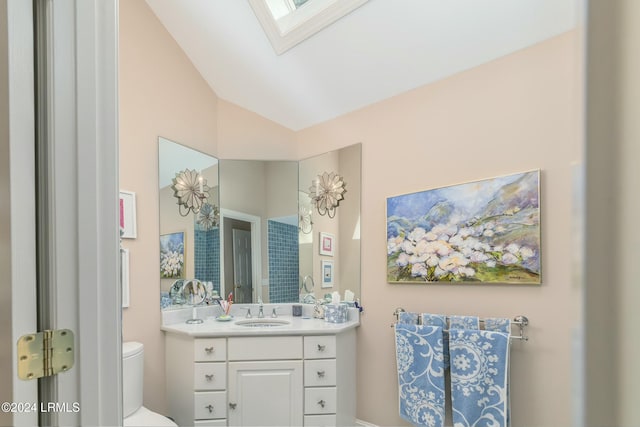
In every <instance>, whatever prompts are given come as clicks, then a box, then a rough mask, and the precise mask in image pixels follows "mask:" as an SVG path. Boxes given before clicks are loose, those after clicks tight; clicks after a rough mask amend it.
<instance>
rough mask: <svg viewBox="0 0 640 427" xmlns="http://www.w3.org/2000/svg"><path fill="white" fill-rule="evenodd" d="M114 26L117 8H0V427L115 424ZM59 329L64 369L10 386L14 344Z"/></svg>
mask: <svg viewBox="0 0 640 427" xmlns="http://www.w3.org/2000/svg"><path fill="white" fill-rule="evenodd" d="M117 16H118V14H117V0H61V1H59V0H56V1H52V0H40V1H37V2H30V1H24V0H5V1H3V2H0V30H1V31H0V63H2V64H3V65H2V67H3V70H2V71H0V76H1V77H2V78H0V121H1V122H2V126H0V129H1V131H0V132H4V133H5V134H4V135H3V137H2V138H0V141H2V142H0V151H1V152H2V153H3V155H2V156H0V158H1V159H2V160H1V162H3V165H2V166H3V167H2V168H0V169H1V171H0V193H2V194H1V195H2V196H6V198H5V197H2V200H3V203H2V205H1V207H0V215H1V217H2V218H1V220H0V224H2V225H1V226H0V238H1V240H0V248H1V250H2V253H1V254H0V255H2V256H0V258H2V261H0V262H4V263H6V264H7V266H6V267H8V268H7V269H6V270H4V269H3V271H4V272H6V274H7V277H11V279H10V281H6V280H5V281H0V287H1V288H0V291H1V292H2V294H1V295H2V297H0V304H1V305H2V306H1V310H0V313H2V314H0V316H2V319H0V320H2V321H3V323H4V321H5V320H8V322H7V323H5V325H9V326H10V327H9V328H5V327H4V325H3V328H0V330H1V331H2V342H3V343H11V344H10V345H4V344H3V345H2V346H0V347H1V350H0V353H1V354H0V363H2V366H0V371H1V372H2V374H0V375H1V377H0V381H2V384H3V386H2V387H0V392H1V393H2V399H1V400H2V401H3V402H10V403H14V404H15V408H12V407H8V409H10V411H9V412H4V411H0V424H1V425H17V426H22V425H29V426H33V425H38V424H39V423H41V424H47V425H49V424H50V425H121V423H122V402H121V399H122V397H121V388H122V387H121V376H122V374H121V364H122V362H121V361H122V353H121V325H120V317H121V300H120V290H119V288H118V274H117V272H118V268H119V262H118V228H117V225H118V217H117V215H118V211H117V198H118V187H117V159H118V147H117ZM34 32H35V35H34ZM34 46H36V47H35V50H34ZM34 58H35V59H36V61H35V66H34ZM5 77H6V78H5ZM34 81H35V82H36V84H34ZM3 85H5V86H3ZM34 98H35V99H36V100H37V101H35V102H34ZM34 111H35V115H36V117H37V119H34ZM36 130H37V131H36ZM36 136H37V138H36ZM34 143H35V144H34ZM34 145H35V146H37V148H36V149H34ZM5 153H8V155H4V154H5ZM36 153H37V154H36ZM36 159H37V161H36ZM36 188H37V190H36ZM36 199H37V200H38V203H37V204H36ZM36 206H37V208H36ZM36 209H37V210H36ZM36 224H37V225H36ZM36 244H37V247H38V249H37V253H38V257H37V263H36ZM5 252H6V253H5ZM3 267H5V265H3ZM9 274H10V276H9ZM36 286H37V288H38V292H37V294H38V297H37V298H36ZM5 291H8V292H5ZM36 301H39V303H38V304H37V303H36ZM36 306H37V307H36ZM36 311H37V312H38V316H37V317H38V318H39V319H38V323H37V324H36ZM63 328H64V329H71V330H72V331H73V332H74V335H75V342H74V344H75V351H74V354H75V364H74V366H73V367H72V368H71V369H70V370H69V371H67V372H64V373H61V374H59V375H57V376H54V377H49V378H47V379H40V380H21V379H19V378H18V377H17V372H16V366H17V363H16V360H17V355H16V346H15V343H16V342H17V340H18V337H19V336H21V335H24V334H27V333H33V332H36V331H39V330H43V329H63ZM5 364H6V365H5ZM7 384H10V385H11V386H10V387H6V385H7ZM29 405H31V406H29ZM31 408H36V409H38V410H39V411H37V412H32V411H31V410H30V409H31ZM3 409H6V408H3ZM12 409H15V411H13V410H12ZM38 412H39V413H38ZM39 419H40V421H38V420H39Z"/></svg>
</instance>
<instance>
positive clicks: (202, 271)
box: [193, 228, 220, 294]
mask: <svg viewBox="0 0 640 427" xmlns="http://www.w3.org/2000/svg"><path fill="white" fill-rule="evenodd" d="M194 233H195V244H194V254H193V257H194V263H195V273H196V274H195V277H196V279H198V280H200V281H201V282H213V289H215V290H216V291H218V294H220V231H219V230H218V228H214V229H212V230H208V231H204V230H197V229H196V230H194Z"/></svg>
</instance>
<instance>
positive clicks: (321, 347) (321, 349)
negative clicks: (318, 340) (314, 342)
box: [318, 344, 327, 351]
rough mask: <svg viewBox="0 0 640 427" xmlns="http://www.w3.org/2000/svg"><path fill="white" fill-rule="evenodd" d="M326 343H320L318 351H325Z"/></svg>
mask: <svg viewBox="0 0 640 427" xmlns="http://www.w3.org/2000/svg"><path fill="white" fill-rule="evenodd" d="M326 347H327V346H326V345H320V344H318V351H324V349H325V348H326Z"/></svg>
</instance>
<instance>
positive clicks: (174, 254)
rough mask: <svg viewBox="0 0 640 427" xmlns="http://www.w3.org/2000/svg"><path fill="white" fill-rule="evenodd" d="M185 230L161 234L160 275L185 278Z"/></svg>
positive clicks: (162, 276) (167, 277)
mask: <svg viewBox="0 0 640 427" xmlns="http://www.w3.org/2000/svg"><path fill="white" fill-rule="evenodd" d="M184 263H185V253H184V231H180V232H177V233H170V234H162V235H161V236H160V277H161V278H163V279H184V278H185V264H184Z"/></svg>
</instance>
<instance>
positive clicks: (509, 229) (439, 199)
mask: <svg viewBox="0 0 640 427" xmlns="http://www.w3.org/2000/svg"><path fill="white" fill-rule="evenodd" d="M539 200H540V170H532V171H528V172H521V173H516V174H511V175H504V176H499V177H495V178H488V179H483V180H477V181H471V182H467V183H463V184H456V185H450V186H447V187H440V188H435V189H431V190H425V191H421V192H418V193H411V194H404V195H400V196H393V197H389V198H387V233H386V235H387V281H388V282H390V283H431V282H438V283H454V282H467V283H513V284H540V283H541V281H540V280H541V278H540V277H541V276H540V260H541V247H540V204H539Z"/></svg>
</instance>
